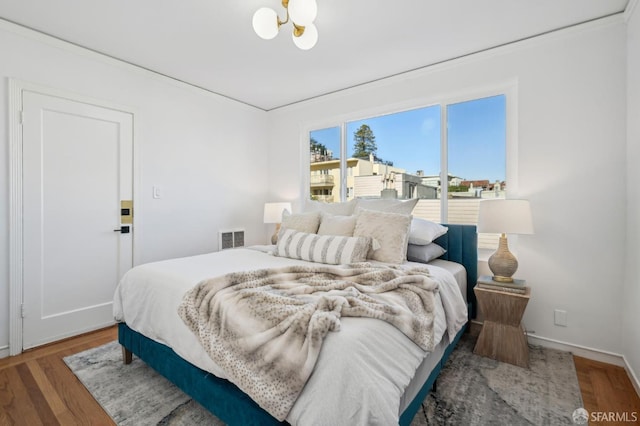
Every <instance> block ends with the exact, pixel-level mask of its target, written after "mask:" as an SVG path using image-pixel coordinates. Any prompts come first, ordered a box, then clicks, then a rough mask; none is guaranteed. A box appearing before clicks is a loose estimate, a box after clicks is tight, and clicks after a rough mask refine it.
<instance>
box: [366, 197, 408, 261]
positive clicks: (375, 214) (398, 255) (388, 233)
mask: <svg viewBox="0 0 640 426" xmlns="http://www.w3.org/2000/svg"><path fill="white" fill-rule="evenodd" d="M356 216H357V220H356V227H355V229H354V230H353V236H354V237H371V238H372V239H373V240H374V241H377V242H378V243H379V244H380V248H379V249H377V250H373V249H372V250H371V251H370V252H369V258H370V259H374V260H379V261H380V262H386V263H404V262H405V261H406V260H407V245H408V243H409V228H410V227H411V215H406V214H398V213H388V212H379V211H371V210H363V209H360V208H358V211H357V213H356Z"/></svg>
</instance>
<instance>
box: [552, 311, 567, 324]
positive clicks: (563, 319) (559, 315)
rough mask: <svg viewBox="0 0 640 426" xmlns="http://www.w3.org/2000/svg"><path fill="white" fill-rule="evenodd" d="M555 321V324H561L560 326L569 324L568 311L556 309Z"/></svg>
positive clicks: (554, 312)
mask: <svg viewBox="0 0 640 426" xmlns="http://www.w3.org/2000/svg"><path fill="white" fill-rule="evenodd" d="M553 323H554V324H555V325H559V326H560V327H566V326H567V311H562V310H560V309H556V310H555V311H553Z"/></svg>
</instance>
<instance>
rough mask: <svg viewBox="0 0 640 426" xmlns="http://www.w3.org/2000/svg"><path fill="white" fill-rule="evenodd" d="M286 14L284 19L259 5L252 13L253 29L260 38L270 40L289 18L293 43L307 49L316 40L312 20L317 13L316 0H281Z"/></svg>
mask: <svg viewBox="0 0 640 426" xmlns="http://www.w3.org/2000/svg"><path fill="white" fill-rule="evenodd" d="M282 6H283V7H284V9H285V11H286V13H287V15H286V18H285V20H284V21H282V20H280V18H279V17H278V13H277V12H276V11H275V10H273V9H271V8H268V7H261V8H260V9H258V10H257V11H256V13H254V14H253V30H254V31H255V32H256V34H258V36H259V37H260V38H263V39H265V40H271V39H272V38H274V37H275V36H276V35H278V31H279V30H280V27H281V26H282V25H284V24H286V23H288V22H289V20H291V24H293V31H292V34H291V36H292V38H293V43H294V44H295V45H296V46H298V48H300V49H302V50H309V49H311V48H312V47H313V46H315V45H316V43H317V42H318V29H317V28H316V26H315V25H314V24H313V21H314V20H315V19H316V16H317V15H318V4H317V3H316V0H282Z"/></svg>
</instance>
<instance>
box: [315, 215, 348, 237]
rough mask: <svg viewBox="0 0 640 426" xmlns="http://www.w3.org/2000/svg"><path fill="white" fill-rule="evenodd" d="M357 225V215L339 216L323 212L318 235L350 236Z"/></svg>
mask: <svg viewBox="0 0 640 426" xmlns="http://www.w3.org/2000/svg"><path fill="white" fill-rule="evenodd" d="M355 227H356V217H355V216H339V215H334V214H329V213H322V216H321V217H320V227H319V228H318V235H344V236H347V237H350V236H352V235H353V228H355Z"/></svg>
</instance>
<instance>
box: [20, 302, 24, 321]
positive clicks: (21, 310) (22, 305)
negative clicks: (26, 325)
mask: <svg viewBox="0 0 640 426" xmlns="http://www.w3.org/2000/svg"><path fill="white" fill-rule="evenodd" d="M20 316H21V317H22V318H24V317H25V314H24V303H23V304H21V305H20Z"/></svg>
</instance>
